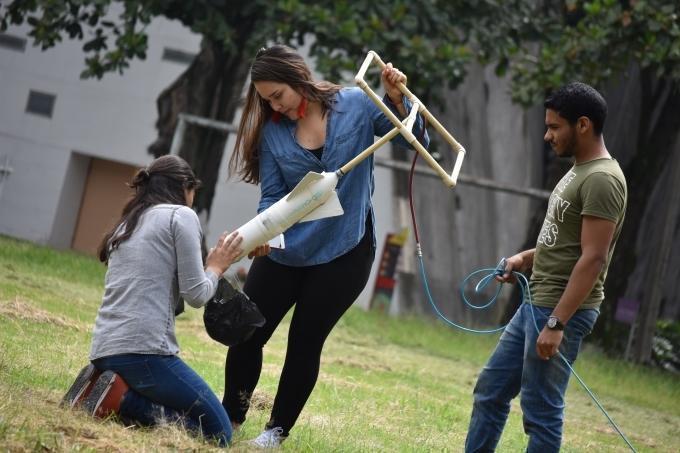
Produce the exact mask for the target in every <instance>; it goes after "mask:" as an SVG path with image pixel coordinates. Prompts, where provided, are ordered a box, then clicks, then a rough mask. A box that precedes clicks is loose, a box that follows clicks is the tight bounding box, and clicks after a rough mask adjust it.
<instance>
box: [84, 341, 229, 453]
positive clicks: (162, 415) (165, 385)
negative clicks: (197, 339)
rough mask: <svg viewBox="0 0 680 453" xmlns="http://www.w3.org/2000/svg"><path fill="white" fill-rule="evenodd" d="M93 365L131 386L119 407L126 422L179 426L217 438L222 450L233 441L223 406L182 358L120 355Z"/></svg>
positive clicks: (98, 360)
mask: <svg viewBox="0 0 680 453" xmlns="http://www.w3.org/2000/svg"><path fill="white" fill-rule="evenodd" d="M92 363H93V364H94V366H95V367H97V369H99V370H102V371H105V370H111V371H113V372H114V373H117V374H118V375H120V376H121V377H122V378H123V380H125V382H126V383H127V384H128V385H129V386H130V390H129V391H128V392H127V393H126V394H125V396H124V397H123V401H122V402H121V406H120V417H121V418H122V419H123V420H124V421H129V422H133V423H137V424H140V425H143V426H153V425H156V424H158V423H159V422H161V421H171V422H180V423H182V424H183V425H184V426H185V427H186V428H187V429H188V430H190V431H193V432H195V433H202V434H203V436H205V437H208V438H214V439H215V440H217V442H218V443H219V444H220V445H221V446H226V445H228V443H229V441H230V440H231V435H232V429H231V422H230V421H229V417H228V416H227V413H226V411H225V410H224V408H223V407H222V403H221V402H220V401H219V400H218V399H217V396H215V393H213V391H212V390H211V389H210V387H208V384H206V382H205V381H204V380H203V378H201V377H200V376H199V375H198V374H197V373H196V372H195V371H194V370H192V369H191V368H190V367H189V366H188V365H187V364H185V363H184V362H183V361H182V360H181V359H180V358H179V357H177V356H173V355H147V354H120V355H114V356H109V357H103V358H100V359H96V360H93V361H92Z"/></svg>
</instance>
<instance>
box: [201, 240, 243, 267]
mask: <svg viewBox="0 0 680 453" xmlns="http://www.w3.org/2000/svg"><path fill="white" fill-rule="evenodd" d="M242 241H243V237H241V236H239V234H238V231H234V232H232V233H231V234H227V232H226V231H225V232H224V233H222V235H221V236H220V237H219V239H218V240H217V245H216V246H215V247H213V248H211V249H210V253H208V257H207V258H206V259H205V269H206V270H210V271H212V272H214V273H215V274H216V275H217V276H218V277H219V276H221V275H222V274H224V273H225V272H226V270H227V269H228V268H229V266H231V265H232V263H233V262H234V261H236V259H237V258H238V257H239V256H240V255H241V254H242V253H243V249H241V247H240V245H241V242H242Z"/></svg>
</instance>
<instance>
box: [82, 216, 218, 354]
mask: <svg viewBox="0 0 680 453" xmlns="http://www.w3.org/2000/svg"><path fill="white" fill-rule="evenodd" d="M201 235H202V232H201V225H200V223H199V221H198V216H196V213H195V212H194V211H193V210H192V209H191V208H189V207H187V206H180V205H170V204H161V205H156V206H154V207H152V208H149V209H148V210H147V211H146V212H144V213H143V214H142V215H141V216H140V218H139V223H138V224H137V228H136V229H135V231H134V232H133V233H132V236H130V238H128V239H127V240H126V241H123V242H122V243H121V244H120V245H119V246H118V248H117V249H116V250H114V251H113V252H111V254H110V256H109V267H108V270H107V272H106V279H105V289H104V298H103V300H102V305H101V307H100V308H99V313H98V314H97V320H96V321H95V326H94V333H93V338H92V348H91V350H90V360H94V359H97V358H100V357H107V356H110V355H115V354H160V355H175V354H177V353H178V352H179V346H178V345H177V338H176V337H175V306H176V305H177V303H178V302H179V297H180V296H181V297H182V298H183V299H184V300H185V301H186V302H187V303H188V304H189V305H191V306H192V307H201V306H203V305H204V304H205V303H206V302H207V301H208V300H210V298H211V297H212V296H213V295H214V294H215V290H216V289H217V276H216V275H215V274H214V273H213V272H210V271H205V270H204V269H203V263H202V260H201Z"/></svg>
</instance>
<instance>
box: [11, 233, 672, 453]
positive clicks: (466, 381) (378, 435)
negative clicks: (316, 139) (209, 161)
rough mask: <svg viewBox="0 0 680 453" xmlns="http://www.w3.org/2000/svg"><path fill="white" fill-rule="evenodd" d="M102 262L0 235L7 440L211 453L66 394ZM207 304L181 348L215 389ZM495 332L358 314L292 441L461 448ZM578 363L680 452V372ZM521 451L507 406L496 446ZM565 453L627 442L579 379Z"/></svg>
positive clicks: (20, 447)
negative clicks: (104, 414)
mask: <svg viewBox="0 0 680 453" xmlns="http://www.w3.org/2000/svg"><path fill="white" fill-rule="evenodd" d="M104 272H105V268H104V266H102V265H101V264H100V263H98V262H96V261H95V260H94V259H92V258H88V257H83V256H80V255H77V254H74V253H71V252H57V251H54V250H51V249H49V248H45V247H39V246H35V245H33V244H29V243H26V242H21V241H16V240H13V239H10V238H7V237H2V236H0V450H2V451H64V450H68V451H72V450H73V451H94V450H111V451H158V450H201V451H206V450H210V449H211V448H212V447H211V446H210V445H209V444H207V443H204V442H202V441H201V440H199V439H194V438H192V437H191V436H189V435H187V434H186V433H185V432H183V431H182V430H180V429H178V428H176V427H171V426H170V427H163V428H157V429H138V428H125V427H123V426H122V425H120V424H118V423H116V422H114V421H111V420H108V421H99V420H94V419H91V418H89V417H87V416H85V415H84V414H82V413H80V412H78V411H71V410H64V409H61V408H59V407H58V403H59V401H60V399H61V397H62V395H63V393H64V392H65V390H66V389H67V388H68V386H69V385H70V383H71V381H72V379H73V378H74V377H75V374H76V373H77V371H78V370H79V369H80V368H81V367H82V366H84V365H85V364H86V363H87V355H88V351H89V344H90V338H91V329H92V325H93V322H94V318H95V315H96V312H97V308H98V306H99V303H100V300H101V295H102V289H103V277H104ZM201 315H202V310H194V309H192V308H191V307H187V312H186V313H184V314H182V315H181V316H180V317H179V318H178V319H177V329H178V336H179V342H180V346H181V347H182V353H181V356H182V358H183V359H184V360H186V361H187V362H188V363H189V364H190V365H191V366H192V367H193V368H194V369H195V370H196V371H198V373H199V374H201V375H202V376H203V377H204V378H205V379H206V380H207V381H208V383H209V384H210V386H211V387H212V388H213V390H214V391H215V392H216V393H217V395H218V397H220V398H221V396H222V391H223V388H224V356H225V352H226V349H225V348H224V347H223V346H221V345H219V344H218V343H215V342H213V341H212V340H211V339H210V338H209V337H208V336H207V334H206V333H205V332H204V330H203V324H202V319H201ZM287 330H288V323H287V321H284V323H282V325H281V326H280V328H279V329H278V330H277V331H276V333H275V334H274V336H273V338H272V339H271V341H270V342H269V343H268V344H267V346H266V348H265V363H264V367H263V370H262V377H261V379H260V383H259V385H258V388H257V390H256V393H255V395H254V398H253V407H252V409H251V411H250V412H249V418H248V420H247V421H246V423H245V424H244V425H243V427H242V429H241V430H240V431H239V432H238V433H237V435H236V436H235V443H234V447H235V449H236V451H248V448H247V447H246V446H245V445H244V444H243V443H242V442H241V441H243V440H245V439H249V438H252V437H254V436H256V435H257V434H258V433H259V432H260V430H261V428H262V427H263V425H264V423H265V422H266V420H267V418H268V416H269V410H270V408H271V403H272V401H273V397H274V393H275V391H276V386H277V382H278V376H279V373H280V370H281V366H282V363H283V357H284V354H285V345H286V334H287ZM497 338H498V335H486V336H477V335H471V334H466V333H463V332H459V331H455V330H453V329H451V328H449V327H447V326H444V325H443V324H441V323H439V322H437V321H430V320H423V319H415V318H410V317H405V318H386V317H383V316H381V315H379V314H377V313H368V312H364V311H362V310H359V309H352V310H350V311H349V312H348V313H347V315H345V317H343V318H342V319H341V320H340V323H339V325H338V326H337V328H336V329H335V330H334V331H333V333H332V334H331V336H330V337H329V339H328V341H327V343H326V347H325V350H324V355H323V358H322V367H321V374H320V376H319V381H318V383H317V386H316V388H315V390H314V392H313V393H312V396H311V397H310V399H309V401H308V403H307V406H306V407H305V409H304V411H303V412H302V415H301V416H300V419H299V421H298V424H297V425H296V427H295V428H294V429H293V431H292V432H291V436H290V438H289V439H288V440H287V441H286V442H285V443H284V444H283V450H284V451H286V450H287V451H310V452H312V451H314V452H317V451H319V452H329V451H345V452H360V451H386V452H397V451H404V452H407V451H409V452H410V451H462V449H463V444H464V441H465V434H466V431H467V425H468V421H469V415H470V410H471V403H472V388H473V386H474V382H475V379H476V376H477V374H478V372H479V371H480V369H481V367H482V366H483V364H484V363H485V361H486V359H487V358H488V356H489V354H490V353H491V351H492V349H493V347H494V345H495V343H496V340H497ZM575 368H576V370H577V372H578V373H579V374H580V375H581V377H582V378H583V379H584V380H585V382H586V383H587V384H588V385H589V387H590V388H591V390H592V391H593V392H594V393H595V394H596V395H597V396H598V398H599V400H600V401H601V402H602V404H603V405H604V406H605V408H606V409H607V410H608V411H609V413H610V415H611V416H612V417H613V418H614V420H615V421H616V422H617V424H618V425H619V426H620V427H621V429H622V430H623V432H624V433H626V435H627V436H628V438H629V439H630V440H631V442H632V443H633V445H634V446H635V447H636V448H637V449H638V451H641V452H642V451H654V452H678V451H680V436H678V430H679V429H680V379H678V377H677V376H674V375H671V374H667V373H663V372H660V371H657V370H654V369H650V368H646V367H640V366H634V365H631V364H628V363H624V362H621V361H619V360H614V359H610V358H608V357H607V356H606V355H604V354H602V353H601V352H599V351H597V350H595V349H593V348H588V347H586V348H585V350H584V351H583V353H582V354H581V356H580V357H579V360H578V361H577V363H576V366H575ZM525 447H526V437H525V435H524V432H523V429H522V419H521V411H520V409H519V404H518V403H515V404H513V408H512V411H511V414H510V419H509V420H508V424H507V426H506V429H505V432H504V435H503V438H502V439H501V442H500V445H499V448H498V451H501V452H506V451H507V452H519V451H523V450H524V448H525ZM562 451H564V452H581V451H597V452H600V451H621V452H623V451H628V448H627V447H626V445H625V444H624V442H623V440H622V439H621V438H620V437H619V436H618V435H617V434H616V432H615V431H614V430H613V429H612V428H611V426H610V425H609V424H608V422H607V420H606V418H605V416H604V415H603V414H602V413H601V412H600V411H599V410H598V408H597V407H596V406H595V404H594V403H593V402H592V400H591V399H590V398H589V396H588V395H587V394H586V392H585V391H584V390H583V389H582V388H581V387H580V386H579V384H578V382H577V381H576V380H575V379H572V382H571V387H570V389H569V391H568V393H567V411H566V423H565V434H564V442H563V448H562Z"/></svg>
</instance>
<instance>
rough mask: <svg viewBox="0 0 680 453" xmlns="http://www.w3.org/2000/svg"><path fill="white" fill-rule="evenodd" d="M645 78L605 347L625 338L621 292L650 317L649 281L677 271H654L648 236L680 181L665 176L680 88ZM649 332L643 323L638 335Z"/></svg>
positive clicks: (604, 320) (601, 327) (677, 126)
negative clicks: (619, 313)
mask: <svg viewBox="0 0 680 453" xmlns="http://www.w3.org/2000/svg"><path fill="white" fill-rule="evenodd" d="M640 83H641V90H642V92H641V99H640V104H641V105H640V117H639V127H638V134H637V136H638V140H637V152H636V154H635V155H634V156H633V158H632V159H631V160H630V162H629V163H628V164H627V165H626V166H625V167H624V173H625V174H626V179H627V183H628V208H627V210H626V220H625V222H624V225H623V229H622V231H621V235H620V237H619V240H618V246H617V250H616V252H615V253H614V258H613V260H612V263H611V265H610V267H609V272H608V277H607V285H606V288H605V289H606V292H605V294H606V297H607V300H606V301H605V303H604V304H603V305H602V311H601V316H600V318H601V320H600V322H598V324H597V325H596V328H595V331H594V335H595V336H596V337H597V338H599V339H601V340H602V341H603V344H604V345H605V346H606V347H617V348H618V347H620V346H621V345H622V342H623V340H624V339H625V336H622V335H619V333H621V332H622V329H621V326H620V325H617V323H616V322H615V320H614V313H615V310H616V303H617V301H618V300H619V299H620V298H622V297H629V298H635V299H638V300H640V301H641V306H640V316H641V317H642V318H643V319H645V318H648V317H649V316H651V315H650V314H648V313H647V311H648V310H649V309H650V308H653V307H651V305H650V304H649V296H650V294H649V287H648V286H647V285H645V283H644V282H645V281H648V280H649V279H650V278H655V279H656V278H660V279H661V281H663V279H664V277H666V278H669V277H671V276H672V275H674V274H677V272H676V270H675V268H674V267H673V266H668V267H667V268H666V269H662V270H661V272H663V275H651V274H652V271H651V268H652V267H653V266H652V265H651V264H652V262H651V261H652V260H653V257H652V256H650V255H652V253H650V248H649V246H650V241H649V239H650V238H652V237H659V236H660V235H661V234H662V232H661V230H662V229H663V227H664V225H663V224H662V222H660V221H659V218H658V216H657V212H658V209H660V208H661V207H662V206H663V201H662V200H660V198H663V192H666V191H672V190H677V189H675V188H674V187H673V186H674V185H675V184H676V183H677V181H673V180H672V178H661V176H662V173H663V172H664V171H665V170H666V169H667V167H668V162H669V159H670V157H671V156H672V154H673V152H674V151H675V152H678V151H679V150H677V149H676V148H677V145H676V143H677V142H678V133H679V131H680V115H678V112H680V93H678V91H677V89H674V88H673V85H672V83H671V82H670V81H667V80H659V79H657V78H656V77H655V76H654V75H653V74H652V73H650V72H649V71H643V72H642V73H641V76H640ZM661 184H663V187H661V186H660V185H661ZM671 221H674V219H671ZM675 234H677V231H676V232H675ZM672 273H673V274H672ZM671 297H672V295H671ZM676 304H677V299H676ZM657 308H658V307H657ZM653 316H654V317H656V316H657V314H656V313H655V314H654V315H653ZM649 328H651V329H653V328H654V327H649ZM646 334H647V333H645V332H642V331H641V329H638V335H646ZM650 334H653V332H651V333H650Z"/></svg>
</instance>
